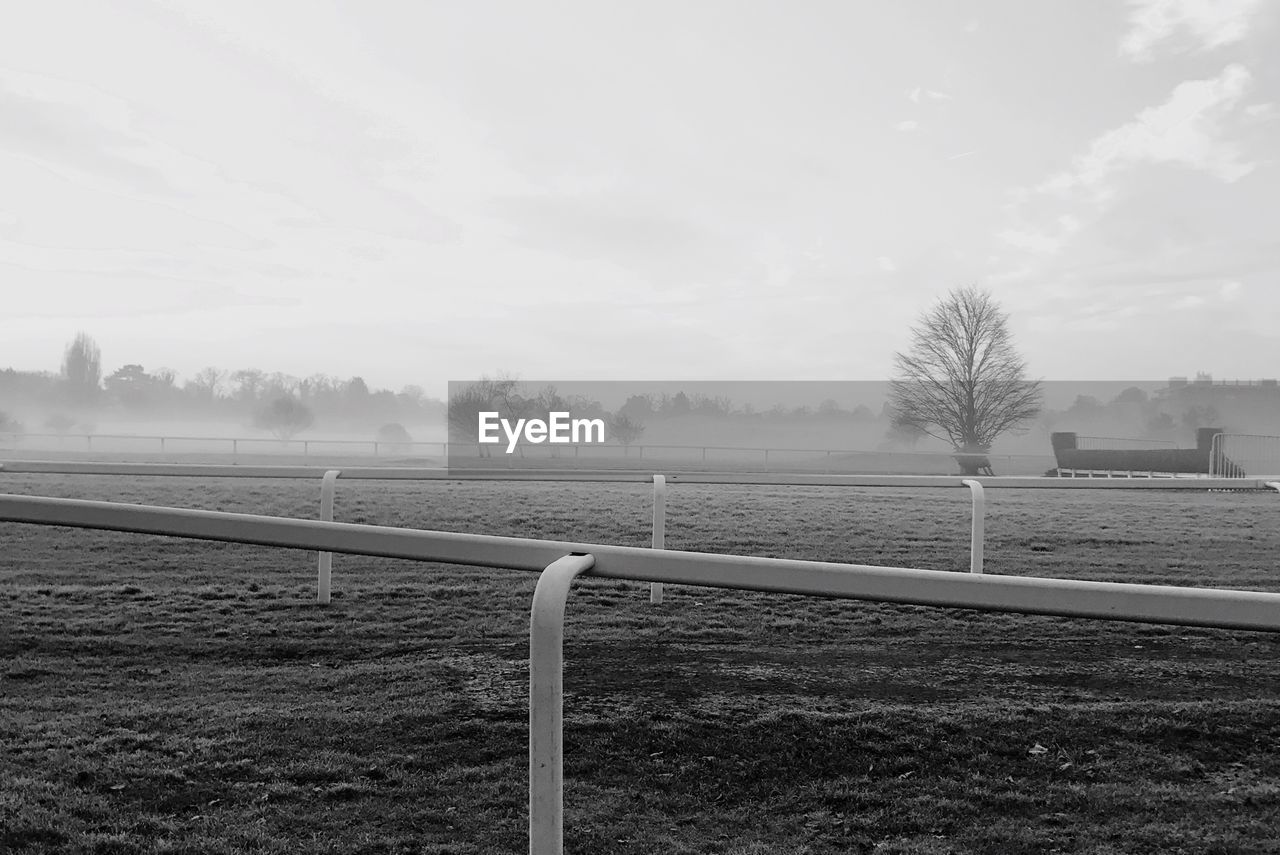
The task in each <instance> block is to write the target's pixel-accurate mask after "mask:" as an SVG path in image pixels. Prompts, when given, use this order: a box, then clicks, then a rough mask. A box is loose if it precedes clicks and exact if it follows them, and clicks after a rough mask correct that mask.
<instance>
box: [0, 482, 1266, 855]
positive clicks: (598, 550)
mask: <svg viewBox="0 0 1280 855" xmlns="http://www.w3.org/2000/svg"><path fill="white" fill-rule="evenodd" d="M0 521H3V522H14V523H34V524H38V525H60V526H75V527H80V528H91V529H105V530H111V531H127V532H138V533H143V534H155V535H167V536H171V537H185V538H196V539H202V540H214V541H225V542H233V543H249V544H257V545H261V546H275V547H286V548H293V549H308V550H318V551H322V552H342V553H347V554H354V555H376V556H383V557H387V558H404V559H410V560H415V561H435V562H442V563H448V564H464V565H473V566H474V565H479V566H487V567H500V568H507V569H512V570H528V571H535V572H542V571H545V572H544V573H543V576H542V577H541V578H540V579H539V582H538V586H537V589H536V591H535V593H534V601H533V606H532V609H531V615H530V636H529V639H530V640H529V644H530V649H529V663H530V670H529V703H530V708H529V726H530V731H529V852H530V853H532V855H559V853H561V852H562V851H563V821H564V820H563V744H564V743H563V721H562V707H563V647H562V640H563V634H564V609H565V601H566V597H567V596H568V592H569V586H570V584H571V582H572V580H573V579H574V578H575V577H577V576H578V575H580V574H584V573H589V574H590V575H593V576H598V577H602V578H607V579H629V580H636V581H641V582H663V583H674V584H683V585H701V586H707V587H717V588H735V589H740V590H753V591H769V592H777V593H788V594H807V595H814V596H823V597H837V598H843V599H857V600H871V601H876V602H892V603H909V604H914V605H925V606H945V607H954V608H971V609H981V610H987V611H1004V612H1021V613H1026V614H1043V615H1059V616H1065V617H1083V618H1101V619H1106V620H1125V621H1138V622H1143V623H1168V624H1177V625H1184V626H1203V627H1217V628H1225V629H1243V630H1262V631H1268V632H1280V594H1276V593H1267V592H1261V591H1239V590H1220V589H1212V588H1182V587H1172V586H1166V585H1134V584H1126V583H1118V582H1089V581H1080V580H1071V579H1045V578H1036V577H1019V576H999V575H984V574H975V573H949V572H945V571H938V570H917V569H911V568H903V567H878V566H871V565H859V564H835V563H828V562H817V561H796V560H790V559H781V558H756V557H748V556H739V555H715V554H708V553H696V552H680V551H673V550H655V549H645V548H639V547H626V546H609V545H604V544H586V543H567V542H558V541H549V540H531V539H525V538H511V537H494V536H488V535H475V534H458V533H454V532H439V531H418V530H412V529H397V528H388V527H384V526H370V525H355V524H351V523H335V522H322V521H315V520H299V519H288V518H282V517H268V516H260V515H254V514H232V513H224V512H219V511H198V510H190V509H186V508H165V507H150V506H146V505H127V504H120V503H114V502H90V501H83V500H78V499H52V498H45V497H31V496H14V495H4V494H0Z"/></svg>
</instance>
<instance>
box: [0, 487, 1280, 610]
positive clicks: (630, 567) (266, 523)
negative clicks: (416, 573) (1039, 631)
mask: <svg viewBox="0 0 1280 855" xmlns="http://www.w3.org/2000/svg"><path fill="white" fill-rule="evenodd" d="M0 522H15V523H36V524H44V525H64V526H73V527H79V528H94V529H107V530H112V531H126V532H135V533H139V534H156V535H166V536H170V537H184V538H195V539H201V540H217V541H224V542H231V543H247V544H256V545H258V546H276V547H286V548H292V549H307V550H316V551H321V552H338V553H345V554H350V555H372V556H380V557H383V558H403V559H408V560H413V561H435V562H440V563H445V564H461V565H471V566H483V567H499V568H506V569H511V570H525V571H537V572H540V571H541V570H543V569H544V568H545V567H547V566H548V565H549V564H551V563H552V562H554V561H556V560H557V559H559V558H563V557H564V556H566V555H574V554H590V555H593V556H595V559H596V564H595V567H594V568H593V569H592V571H591V573H592V575H593V576H598V577H602V578H606V579H626V580H632V581H639V582H665V583H670V584H679V585H701V586H705V587H717V588H737V589H746V590H754V591H772V592H774V593H784V594H819V595H823V596H836V597H845V598H851V599H864V600H873V601H877V602H898V603H910V604H914V605H926V606H949V607H953V608H970V609H984V610H992V611H1019V612H1027V613H1032V614H1045V615H1060V616H1066V617H1091V618H1102V619H1108V620H1129V621H1142V622H1149V623H1174V624H1186V625H1190V626H1212V627H1221V628H1229V629H1261V630H1272V631H1280V594H1277V593H1268V592H1261V591H1231V590H1223V589H1217V588H1185V587H1177V586H1167V585H1139V584H1132V583H1125V582H1090V581H1080V580H1073V579H1045V578H1039V577H1024V576H1000V575H992V574H976V573H953V572H950V571H946V570H920V569H913V568H900V567H883V566H876V565H862V564H838V563H831V562H820V561H800V560H795V559H785V558H758V557H750V556H739V555H720V554H716V553H700V552H683V551H678V550H666V549H663V550H658V549H651V548H645V547H632V546H612V545H606V544H592V543H572V542H567V541H552V540H534V539H529V538H518V537H499V536H496V535H480V534H460V533H457V532H441V531H424V530H418V529H402V528H393V527H390V526H373V525H365V524H357V523H339V522H323V521H319V520H303V519H293V518H289V517H272V516H263V515H258V514H240V513H229V512H226V511H203V510H192V509H189V508H169V507H159V506H153V505H131V504H123V503H119V502H96V501H88V500H83V499H54V498H47V497H38V496H15V495H9V494H0Z"/></svg>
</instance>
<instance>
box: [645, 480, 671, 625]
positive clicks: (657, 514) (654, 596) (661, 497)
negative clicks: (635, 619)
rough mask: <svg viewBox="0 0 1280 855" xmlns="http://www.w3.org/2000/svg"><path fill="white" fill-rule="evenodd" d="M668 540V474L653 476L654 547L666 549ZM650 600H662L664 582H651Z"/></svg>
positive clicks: (653, 601) (657, 601) (654, 601)
mask: <svg viewBox="0 0 1280 855" xmlns="http://www.w3.org/2000/svg"><path fill="white" fill-rule="evenodd" d="M666 540H667V476H665V475H654V476H653V548H654V549H666V545H665V544H666ZM649 602H650V603H654V604H656V603H661V602H662V583H661V582H650V583H649Z"/></svg>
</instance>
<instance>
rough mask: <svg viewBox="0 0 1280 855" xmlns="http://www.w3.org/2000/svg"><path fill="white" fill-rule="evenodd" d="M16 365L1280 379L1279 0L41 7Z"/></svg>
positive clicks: (6, 274)
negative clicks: (955, 292)
mask: <svg viewBox="0 0 1280 855" xmlns="http://www.w3.org/2000/svg"><path fill="white" fill-rule="evenodd" d="M5 21H6V23H5V26H4V27H2V28H0V298H2V304H3V306H4V310H3V312H0V366H12V367H14V368H19V369H25V370H53V371H56V370H57V368H58V365H59V362H60V360H61V356H62V352H63V350H64V348H65V347H66V345H67V344H68V343H69V342H70V341H71V339H72V338H73V337H74V336H75V334H76V333H77V332H79V331H84V332H87V333H89V334H90V335H91V336H92V337H93V338H94V339H95V340H96V341H97V343H98V344H99V346H100V347H101V351H102V361H103V367H104V369H105V370H106V371H107V372H110V371H111V370H113V369H114V368H116V367H118V366H120V365H123V364H125V363H140V364H142V365H144V366H145V367H147V368H148V369H152V368H159V367H168V368H171V369H173V370H175V371H177V373H178V375H179V378H180V379H183V378H186V377H189V376H190V375H191V374H193V373H194V372H196V371H198V370H199V369H201V368H203V367H205V366H209V365H213V366H219V367H222V368H227V369H232V370H234V369H239V368H247V367H259V368H263V369H265V370H268V371H282V372H286V373H291V374H295V375H298V376H307V375H311V374H315V373H324V374H331V375H337V376H340V377H349V376H353V375H358V376H361V377H363V378H365V379H366V381H368V383H369V384H370V385H371V386H375V387H388V388H393V389H398V388H400V387H402V386H404V385H406V384H417V385H421V386H424V387H426V388H427V390H428V391H429V392H434V393H436V394H437V395H443V394H444V389H445V385H444V384H445V383H446V381H448V380H451V379H452V380H461V379H467V378H474V377H477V376H480V375H493V374H496V373H505V374H507V375H514V376H517V377H521V378H539V379H560V380H575V379H581V380H606V379H616V380H639V379H650V380H657V379H661V380H846V379H848V380H874V379H882V378H885V377H887V376H890V374H891V372H892V366H893V354H894V352H895V351H897V350H901V349H905V348H906V347H907V346H908V345H909V343H910V332H909V331H910V328H911V326H912V324H913V323H914V322H915V321H916V319H917V318H918V316H919V315H920V314H921V313H922V312H923V311H925V310H926V309H928V308H929V307H930V306H931V305H932V304H933V303H934V302H935V301H936V300H937V299H939V297H941V296H942V295H944V294H945V293H946V292H947V291H948V290H950V289H952V288H956V287H959V286H963V285H969V284H977V285H980V286H982V287H985V288H988V289H990V290H991V291H992V293H993V294H994V295H995V297H996V299H997V300H998V301H999V302H1000V303H1001V305H1002V306H1003V307H1004V309H1005V310H1006V311H1007V312H1008V313H1009V324H1010V328H1011V330H1012V332H1013V335H1014V340H1015V343H1016V344H1017V346H1018V347H1019V349H1020V351H1021V352H1022V354H1023V355H1024V356H1025V358H1026V360H1027V364H1028V371H1029V374H1030V375H1031V376H1032V377H1034V378H1039V379H1046V380H1080V379H1101V380H1123V379H1137V378H1143V379H1156V378H1166V377H1169V376H1174V375H1194V374H1195V373H1196V372H1199V371H1206V372H1210V373H1212V374H1213V375H1214V376H1215V377H1216V378H1219V379H1233V378H1243V379H1247V378H1260V377H1275V376H1277V375H1280V330H1278V327H1280V231H1278V230H1277V228H1276V226H1277V224H1278V223H1280V164H1278V163H1277V157H1278V156H1280V103H1278V102H1280V50H1277V49H1276V48H1277V46H1280V4H1277V3H1268V2H1266V0H1141V2H1112V0H1044V2H1025V0H998V1H997V0H979V1H978V2H966V3H955V2H942V0H930V1H929V2H925V0H907V2H900V3H898V2H895V3H848V2H843V0H839V2H837V0H806V2H802V3H795V2H789V0H774V2H763V1H762V0H697V2H671V0H644V2H633V1H632V0H619V2H610V3H598V2H590V1H589V0H577V1H576V2H564V0H539V2H537V3H520V2H508V1H507V0H492V2H475V3H464V2H443V0H415V2H390V0H386V2H376V3H370V2H342V3H324V2H318V0H304V2H292V0H272V2H269V3H262V2H257V0H254V1H253V2H232V0H219V2H218V3H216V4H213V3H207V2H150V1H149V0H118V2H113V3H111V4H103V3H97V2H65V0H42V2H40V3H25V4H13V5H11V6H10V7H9V8H8V10H7V11H6V13H5Z"/></svg>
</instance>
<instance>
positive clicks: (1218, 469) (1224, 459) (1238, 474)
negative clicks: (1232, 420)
mask: <svg viewBox="0 0 1280 855" xmlns="http://www.w3.org/2000/svg"><path fill="white" fill-rule="evenodd" d="M1209 475H1210V477H1216V478H1260V479H1264V480H1265V479H1271V478H1280V436H1260V435H1257V434H1242V433H1219V434H1214V436H1213V443H1212V444H1211V445H1210V446H1209Z"/></svg>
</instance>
